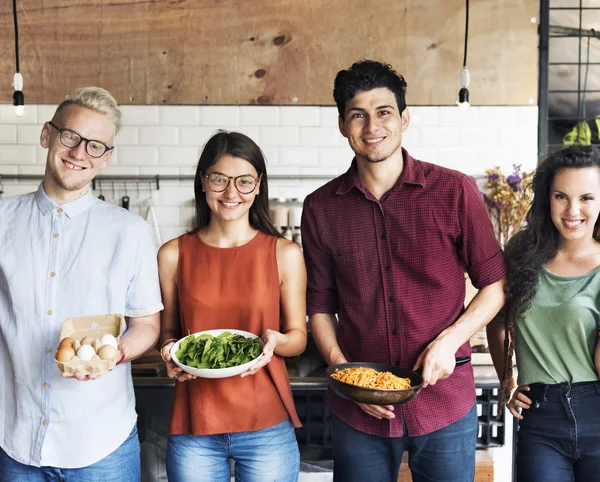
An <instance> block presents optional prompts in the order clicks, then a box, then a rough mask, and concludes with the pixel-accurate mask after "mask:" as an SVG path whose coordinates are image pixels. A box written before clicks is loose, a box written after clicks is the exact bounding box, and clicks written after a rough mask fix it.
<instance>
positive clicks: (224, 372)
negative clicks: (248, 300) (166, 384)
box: [170, 330, 265, 378]
mask: <svg viewBox="0 0 600 482" xmlns="http://www.w3.org/2000/svg"><path fill="white" fill-rule="evenodd" d="M226 331H228V332H229V333H233V334H237V335H242V336H244V337H246V338H258V340H259V341H260V346H261V348H264V346H265V342H264V341H263V340H262V338H260V337H259V336H257V335H255V334H254V333H250V332H248V331H243V330H207V331H199V332H198V333H192V334H191V335H189V336H195V337H198V336H200V335H204V334H208V335H212V336H214V337H217V336H219V335H220V334H221V333H223V332H226ZM186 338H187V336H185V337H183V338H182V339H181V340H179V341H178V342H177V343H175V344H174V345H173V346H172V347H171V352H170V354H171V360H173V362H174V363H175V365H177V366H178V367H179V368H181V369H182V370H183V371H184V372H187V373H190V374H192V375H195V376H197V377H201V378H228V377H234V376H236V375H239V374H240V373H244V372H245V371H246V370H248V369H249V368H251V367H252V366H254V365H255V364H256V363H257V362H258V361H259V360H260V359H261V358H262V356H263V354H262V351H261V353H260V355H258V356H257V357H256V358H255V359H254V360H250V361H249V362H247V363H244V364H243V365H237V366H235V367H228V368H194V367H189V366H187V365H184V364H183V363H181V362H180V361H179V360H178V359H177V356H176V355H175V353H177V350H179V345H180V344H181V342H182V341H183V340H185V339H186Z"/></svg>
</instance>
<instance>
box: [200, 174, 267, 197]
mask: <svg viewBox="0 0 600 482" xmlns="http://www.w3.org/2000/svg"><path fill="white" fill-rule="evenodd" d="M204 177H205V178H206V179H208V187H209V188H210V189H211V191H214V192H223V191H226V190H227V188H228V187H229V183H230V182H231V180H233V185H234V186H235V188H236V189H237V190H238V192H239V193H240V194H250V193H252V192H253V191H254V190H255V189H256V186H258V182H259V181H260V176H259V177H258V178H256V177H254V176H253V175H252V174H242V175H241V176H236V177H233V176H228V175H227V174H223V173H222V172H211V173H209V174H205V175H204Z"/></svg>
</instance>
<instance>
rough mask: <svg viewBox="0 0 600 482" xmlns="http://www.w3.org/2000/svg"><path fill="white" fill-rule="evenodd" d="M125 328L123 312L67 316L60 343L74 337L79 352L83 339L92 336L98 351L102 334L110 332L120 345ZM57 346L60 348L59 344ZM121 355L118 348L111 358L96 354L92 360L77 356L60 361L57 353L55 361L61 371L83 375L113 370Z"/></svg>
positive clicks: (95, 348)
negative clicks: (75, 316) (105, 358)
mask: <svg viewBox="0 0 600 482" xmlns="http://www.w3.org/2000/svg"><path fill="white" fill-rule="evenodd" d="M124 329H125V319H124V317H123V315H121V314H110V315H94V316H82V317H78V318H67V319H66V320H64V321H63V323H62V328H61V331H60V338H59V343H60V341H62V340H63V339H64V338H66V337H71V338H73V339H74V340H75V344H74V349H75V352H76V353H77V350H78V349H79V347H80V346H81V340H82V339H83V338H85V337H86V336H91V337H92V338H94V339H95V341H94V344H93V347H94V350H95V351H96V352H98V349H99V348H100V338H102V335H104V334H107V333H108V334H110V335H112V336H114V337H115V339H116V340H117V345H118V343H119V341H120V339H121V335H122V334H123V330H124ZM56 348H57V349H58V344H57V346H56ZM55 353H56V351H55ZM121 356H122V353H121V351H120V350H117V354H116V355H115V356H114V357H113V358H111V359H110V360H102V359H100V357H99V356H98V355H95V356H94V357H93V358H92V359H91V360H86V361H84V360H80V359H79V358H78V357H77V356H75V357H74V358H73V359H72V360H70V361H59V360H57V359H56V355H55V358H54V361H55V363H56V365H57V366H58V368H59V370H60V371H62V372H65V373H67V374H69V375H74V374H75V373H76V372H79V373H80V374H82V375H92V374H99V375H101V374H103V373H105V372H107V371H109V370H112V369H113V368H114V367H115V366H116V364H117V363H118V361H119V360H120V359H121Z"/></svg>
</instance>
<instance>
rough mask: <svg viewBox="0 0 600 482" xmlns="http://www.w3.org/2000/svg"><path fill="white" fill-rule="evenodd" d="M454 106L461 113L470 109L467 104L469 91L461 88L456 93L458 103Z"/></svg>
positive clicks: (469, 105)
mask: <svg viewBox="0 0 600 482" xmlns="http://www.w3.org/2000/svg"><path fill="white" fill-rule="evenodd" d="M456 105H457V106H458V108H459V109H460V110H461V111H462V112H466V111H468V110H469V107H471V104H470V103H469V89H467V88H466V87H463V88H461V89H460V90H459V91H458V101H457V102H456Z"/></svg>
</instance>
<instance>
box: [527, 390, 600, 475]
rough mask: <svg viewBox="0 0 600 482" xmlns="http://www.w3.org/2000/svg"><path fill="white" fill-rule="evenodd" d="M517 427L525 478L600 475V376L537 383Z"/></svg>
mask: <svg viewBox="0 0 600 482" xmlns="http://www.w3.org/2000/svg"><path fill="white" fill-rule="evenodd" d="M526 395H527V396H528V397H529V398H530V399H531V401H532V402H533V403H532V405H531V407H530V408H529V409H527V410H523V412H522V415H523V420H521V421H519V431H518V432H517V457H516V463H517V480H518V481H519V482H563V481H564V482H573V481H576V482H591V481H594V480H600V382H583V383H573V384H570V383H561V384H558V385H543V384H540V383H534V384H532V385H531V390H530V391H529V393H527V392H526Z"/></svg>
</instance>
